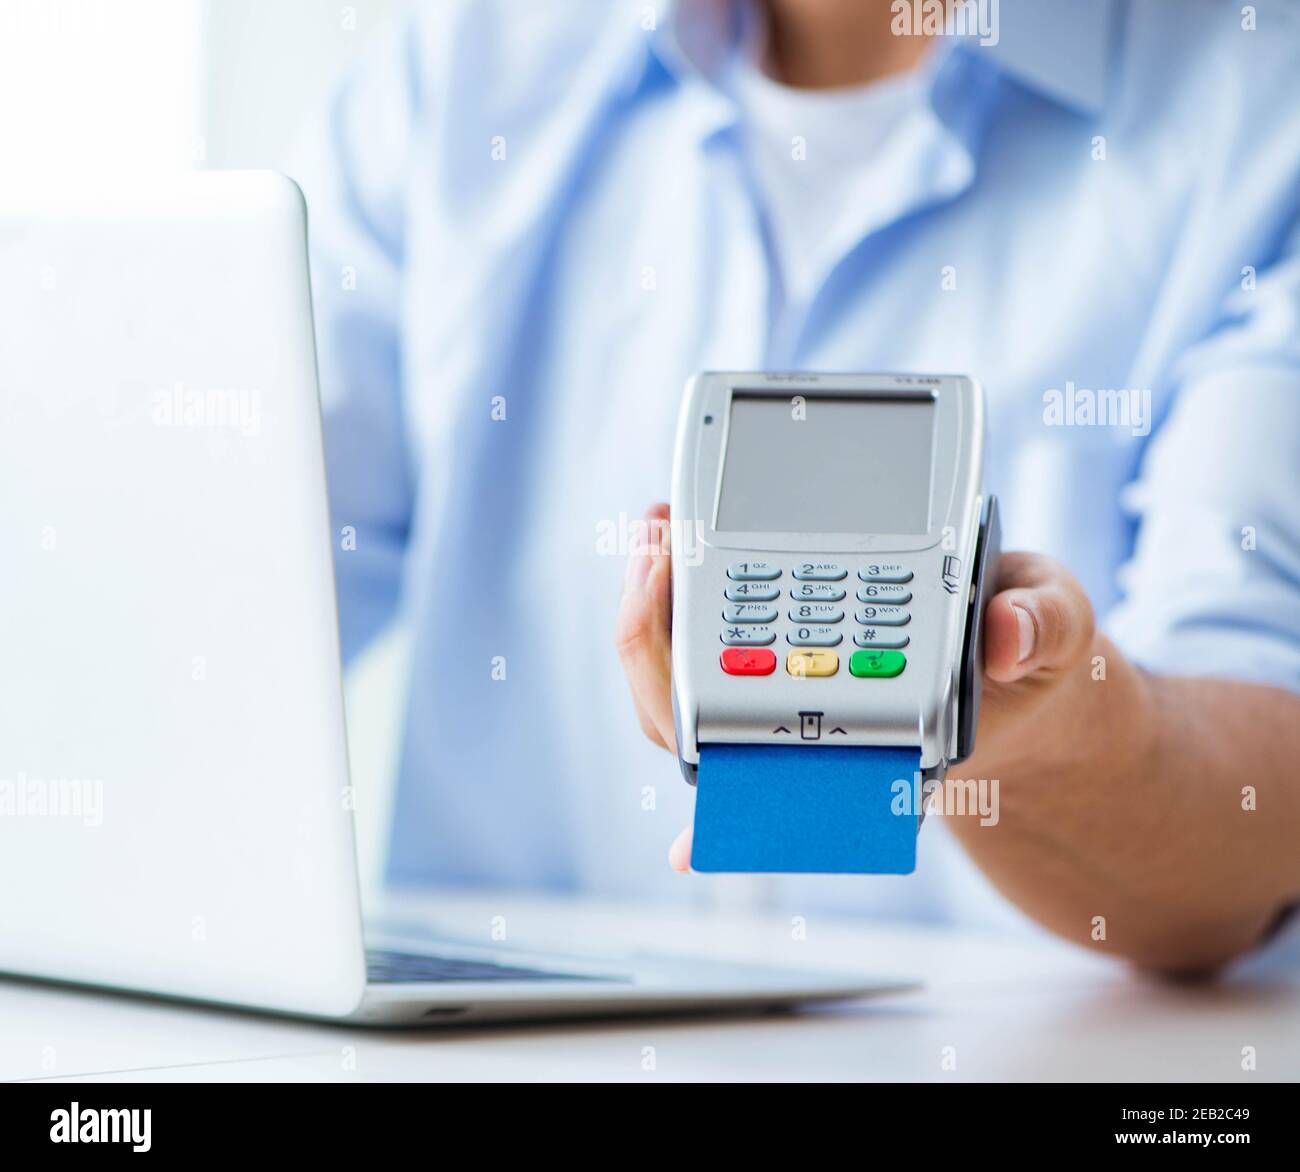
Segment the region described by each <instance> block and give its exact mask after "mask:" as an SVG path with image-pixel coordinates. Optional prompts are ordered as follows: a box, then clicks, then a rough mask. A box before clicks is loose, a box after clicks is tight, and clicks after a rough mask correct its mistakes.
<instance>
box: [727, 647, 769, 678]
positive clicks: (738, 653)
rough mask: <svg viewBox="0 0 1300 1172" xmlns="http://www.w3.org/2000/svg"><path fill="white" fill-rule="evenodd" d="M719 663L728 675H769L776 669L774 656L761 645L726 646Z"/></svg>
mask: <svg viewBox="0 0 1300 1172" xmlns="http://www.w3.org/2000/svg"><path fill="white" fill-rule="evenodd" d="M721 663H722V670H723V671H725V672H726V673H727V675H729V676H770V675H771V674H772V673H773V672H774V671H776V656H775V655H773V654H772V652H770V651H765V650H763V648H761V647H754V648H746V647H728V648H727V650H726V651H724V652H723V653H722V659H721Z"/></svg>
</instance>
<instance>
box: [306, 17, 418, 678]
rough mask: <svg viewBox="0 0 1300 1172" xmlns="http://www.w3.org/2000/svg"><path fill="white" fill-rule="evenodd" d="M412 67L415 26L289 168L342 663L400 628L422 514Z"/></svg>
mask: <svg viewBox="0 0 1300 1172" xmlns="http://www.w3.org/2000/svg"><path fill="white" fill-rule="evenodd" d="M415 58H416V53H415V51H414V36H413V33H412V31H411V30H410V28H409V27H408V26H407V25H401V26H394V27H393V28H392V29H391V30H389V31H387V32H385V33H384V34H382V36H381V39H380V40H379V41H378V42H377V44H376V46H375V48H374V50H373V51H372V52H371V53H370V54H369V55H368V56H367V57H365V58H364V59H363V61H362V63H361V65H360V66H359V67H358V68H357V69H356V70H355V71H354V72H353V73H352V74H351V75H349V76H348V77H347V79H346V80H345V81H344V82H343V84H342V85H341V86H340V88H339V89H338V91H337V93H336V94H335V96H334V98H333V101H332V102H331V104H330V106H329V108H328V109H327V110H326V111H325V112H324V113H323V114H322V116H321V117H320V118H319V119H317V121H316V122H315V123H314V124H313V125H312V126H311V127H310V128H309V130H308V132H307V133H306V134H305V135H304V137H303V140H302V141H301V142H300V144H299V147H298V149H297V151H296V152H295V158H294V161H293V163H292V165H291V170H292V173H293V176H294V178H295V179H296V180H297V182H298V184H299V186H300V187H302V189H303V192H304V195H305V196H306V199H307V209H308V221H309V225H310V227H309V234H310V252H311V274H312V293H313V300H314V304H315V314H316V339H317V350H318V355H319V367H320V380H321V406H322V411H323V414H324V428H325V456H326V467H327V473H328V478H329V496H330V512H331V517H332V524H333V530H334V534H333V539H334V566H335V577H336V581H337V587H338V597H339V627H340V635H341V640H342V646H343V655H344V658H345V660H346V659H350V658H352V657H353V656H355V654H356V653H357V652H358V651H359V650H360V649H361V648H362V647H363V646H364V645H365V644H366V642H367V641H368V640H369V639H370V638H371V637H372V636H374V635H375V634H376V633H377V632H378V631H379V630H380V629H382V627H383V626H384V625H385V624H386V623H387V622H388V621H389V620H390V619H391V618H392V616H393V613H394V611H395V609H396V604H397V599H398V595H399V587H400V580H401V572H402V564H403V555H404V552H405V547H406V540H407V534H408V530H409V527H410V519H411V512H412V481H413V478H412V472H411V461H410V458H409V448H408V446H407V441H406V439H405V429H404V427H403V419H402V411H403V408H402V401H403V397H402V382H403V378H402V342H401V330H400V317H401V304H400V290H401V271H402V267H403V262H404V250H405V223H404V207H403V205H404V176H405V174H406V170H407V168H406V163H407V159H408V151H409V145H408V144H409V141H410V138H411V128H412V124H413V121H414V118H415V102H416V94H417V92H418V91H417V87H418V79H417V78H416V76H415V66H414V62H415Z"/></svg>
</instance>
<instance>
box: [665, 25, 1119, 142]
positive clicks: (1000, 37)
mask: <svg viewBox="0 0 1300 1172" xmlns="http://www.w3.org/2000/svg"><path fill="white" fill-rule="evenodd" d="M746 2H749V3H752V2H755V0H746ZM917 4H918V11H919V10H920V0H917ZM977 4H978V9H979V11H978V16H977V18H976V19H973V20H969V21H967V22H966V27H965V28H962V27H960V26H955V27H954V34H961V35H954V36H953V38H952V39H953V40H955V41H957V42H958V43H959V44H960V46H961V47H962V48H963V49H965V50H967V51H969V52H972V53H977V54H978V55H979V57H980V58H981V59H982V60H984V61H986V62H988V63H990V64H993V65H994V66H995V67H996V68H997V69H998V70H1000V71H1001V72H1003V73H1006V74H1008V75H1010V76H1013V77H1015V78H1016V79H1017V80H1018V81H1020V82H1021V83H1022V84H1024V85H1027V86H1029V87H1030V88H1032V89H1035V90H1038V91H1039V92H1040V93H1042V94H1044V95H1045V96H1047V97H1049V98H1051V99H1053V100H1054V101H1057V102H1060V103H1061V104H1063V105H1066V106H1070V107H1072V108H1075V109H1078V110H1081V111H1083V112H1085V113H1096V112H1097V111H1099V110H1100V109H1101V107H1102V104H1103V102H1104V100H1105V93H1106V82H1107V76H1108V74H1109V68H1110V56H1111V43H1112V31H1113V27H1114V24H1115V21H1114V19H1113V17H1114V9H1115V5H1116V0H977ZM650 10H651V11H653V13H654V21H655V23H654V32H653V35H652V36H651V40H650V45H651V50H652V52H654V54H655V55H656V56H657V57H658V58H659V60H660V62H661V63H662V64H663V66H664V67H665V68H666V69H667V70H668V71H669V73H671V74H672V75H673V76H674V77H676V78H677V79H678V80H679V81H685V80H687V79H689V78H691V77H695V78H696V79H698V78H699V77H701V76H702V77H703V79H704V80H706V81H708V82H709V83H711V84H712V85H713V86H714V87H716V86H718V85H719V84H720V83H721V80H722V78H723V77H724V76H725V70H726V68H727V65H728V62H729V61H730V59H731V55H732V53H733V52H734V49H735V47H736V45H737V43H738V40H739V38H740V35H741V32H742V29H743V28H744V18H743V11H742V4H741V3H740V0H654V3H653V4H652V5H651V9H650ZM989 34H992V35H989ZM724 113H725V109H724V108H723V107H719V109H718V111H717V114H718V115H719V117H720V118H722V116H723V115H724Z"/></svg>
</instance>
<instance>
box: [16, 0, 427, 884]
mask: <svg viewBox="0 0 1300 1172" xmlns="http://www.w3.org/2000/svg"><path fill="white" fill-rule="evenodd" d="M399 4H400V0H353V3H349V4H343V3H339V2H337V0H0V182H6V183H11V182H22V181H24V180H30V181H35V182H38V183H41V184H44V183H47V182H50V181H51V180H54V181H57V182H67V183H78V182H87V181H93V179H94V178H95V177H97V176H105V175H107V176H111V175H113V174H136V173H139V172H141V171H148V170H173V169H176V168H190V167H195V166H205V167H220V168H227V167H272V168H280V167H283V166H284V165H285V162H286V160H287V157H288V155H289V153H290V151H291V150H292V147H293V145H294V142H295V140H296V138H297V136H298V134H299V133H300V131H301V129H302V126H303V123H304V122H305V121H306V120H307V119H308V118H310V117H312V115H313V114H315V113H316V112H318V111H319V110H321V109H322V107H323V106H324V104H325V102H326V101H327V100H328V98H329V95H330V92H331V90H332V89H333V87H334V85H335V83H336V81H337V79H338V76H339V74H340V73H341V72H342V71H343V70H344V69H345V68H346V67H347V65H348V63H349V62H350V61H351V60H352V59H353V58H354V57H355V56H356V55H357V54H358V53H359V52H360V51H361V49H362V48H363V46H364V45H365V43H366V41H367V40H368V39H369V38H370V37H371V36H372V35H373V34H374V32H375V31H376V29H378V28H380V27H382V25H383V23H384V21H385V20H386V19H387V18H388V17H390V16H391V15H392V14H393V12H394V11H396V10H397V9H398V7H399ZM402 652H403V644H402V641H401V639H400V637H398V636H394V637H391V638H389V639H388V640H387V641H386V642H384V643H382V644H381V645H380V646H378V647H376V648H375V649H374V650H373V651H372V652H371V653H370V654H369V655H367V657H366V658H365V660H364V661H363V662H362V663H360V664H358V665H357V668H356V669H355V670H354V671H353V672H352V673H351V675H350V677H349V681H348V717H349V738H350V742H351V746H350V747H351V754H352V763H353V783H354V785H355V786H356V790H357V794H358V800H357V821H358V827H359V830H360V848H361V860H362V874H363V876H364V877H365V879H366V881H367V883H368V884H369V883H373V882H374V880H375V878H376V877H377V875H378V872H379V868H380V866H381V863H382V854H383V850H384V847H385V844H386V835H387V822H388V812H389V807H390V799H391V790H392V782H391V779H392V775H393V769H392V765H393V750H394V748H395V744H396V734H397V731H398V721H399V718H400V713H401V705H402V699H401V697H402V692H403V682H404V677H405V672H404V666H403V655H402Z"/></svg>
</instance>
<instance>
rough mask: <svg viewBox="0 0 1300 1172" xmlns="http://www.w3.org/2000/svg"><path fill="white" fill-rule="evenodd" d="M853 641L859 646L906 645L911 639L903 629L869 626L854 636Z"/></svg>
mask: <svg viewBox="0 0 1300 1172" xmlns="http://www.w3.org/2000/svg"><path fill="white" fill-rule="evenodd" d="M853 642H855V643H856V644H857V645H858V646H859V647H906V646H907V645H908V644H909V643H910V642H911V639H910V638H908V636H906V635H904V634H903V633H902V632H901V631H897V630H890V628H888V627H885V628H883V629H882V628H880V627H867V629H866V630H864V631H858V632H857V633H856V634H855V635H854V636H853Z"/></svg>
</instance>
